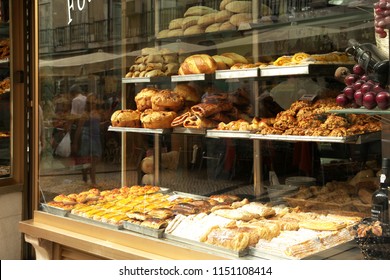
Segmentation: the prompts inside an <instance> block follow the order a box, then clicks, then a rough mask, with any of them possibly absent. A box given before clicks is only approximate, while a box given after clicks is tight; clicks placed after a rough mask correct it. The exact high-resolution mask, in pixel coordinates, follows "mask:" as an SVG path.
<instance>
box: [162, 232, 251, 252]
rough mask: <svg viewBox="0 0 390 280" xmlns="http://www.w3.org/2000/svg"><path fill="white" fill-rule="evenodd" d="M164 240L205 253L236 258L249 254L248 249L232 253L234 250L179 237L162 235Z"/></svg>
mask: <svg viewBox="0 0 390 280" xmlns="http://www.w3.org/2000/svg"><path fill="white" fill-rule="evenodd" d="M164 238H166V239H168V240H173V241H177V242H180V243H184V244H187V245H190V246H194V247H198V248H201V249H204V250H207V251H214V252H219V253H222V254H224V255H231V256H234V257H236V258H240V257H244V256H246V255H248V253H249V250H248V249H244V250H241V251H234V250H229V249H226V248H223V247H219V246H215V245H211V244H207V243H203V242H200V241H194V240H190V239H187V238H183V237H179V236H176V235H172V234H167V233H164Z"/></svg>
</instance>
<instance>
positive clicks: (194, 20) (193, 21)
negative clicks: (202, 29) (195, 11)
mask: <svg viewBox="0 0 390 280" xmlns="http://www.w3.org/2000/svg"><path fill="white" fill-rule="evenodd" d="M199 19H200V16H189V17H186V18H184V19H183V22H182V25H181V28H182V29H183V30H186V29H187V28H188V27H191V26H194V25H197V24H198V20H199Z"/></svg>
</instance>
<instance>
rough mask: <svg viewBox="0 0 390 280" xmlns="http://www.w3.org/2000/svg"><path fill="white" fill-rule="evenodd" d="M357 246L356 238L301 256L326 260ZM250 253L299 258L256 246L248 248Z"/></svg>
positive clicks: (282, 258)
mask: <svg viewBox="0 0 390 280" xmlns="http://www.w3.org/2000/svg"><path fill="white" fill-rule="evenodd" d="M355 247H356V243H355V241H354V240H350V241H347V242H345V243H342V244H338V245H335V246H334V247H332V248H328V249H324V250H322V251H319V252H316V253H313V254H311V255H308V256H306V257H303V258H301V259H302V260H324V259H328V258H330V257H332V256H334V255H338V254H340V253H342V252H345V251H348V250H351V249H353V248H355ZM248 254H249V255H251V256H254V257H258V258H262V259H267V260H298V259H299V258H295V257H291V256H287V255H278V254H272V253H269V252H266V251H264V249H257V248H255V247H249V248H248Z"/></svg>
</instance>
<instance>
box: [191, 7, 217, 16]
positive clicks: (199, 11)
mask: <svg viewBox="0 0 390 280" xmlns="http://www.w3.org/2000/svg"><path fill="white" fill-rule="evenodd" d="M213 12H215V10H214V9H213V8H210V7H206V6H193V7H190V8H188V9H187V11H186V12H185V13H184V17H189V16H203V15H207V14H210V13H213Z"/></svg>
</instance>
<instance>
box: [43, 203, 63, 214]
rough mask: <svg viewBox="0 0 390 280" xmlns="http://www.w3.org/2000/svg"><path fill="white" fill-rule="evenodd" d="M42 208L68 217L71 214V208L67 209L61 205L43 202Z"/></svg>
mask: <svg viewBox="0 0 390 280" xmlns="http://www.w3.org/2000/svg"><path fill="white" fill-rule="evenodd" d="M41 208H42V211H45V212H47V213H50V214H53V215H57V216H61V217H67V216H68V215H69V214H70V210H65V209H62V208H60V207H54V206H51V205H48V204H46V203H41Z"/></svg>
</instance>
